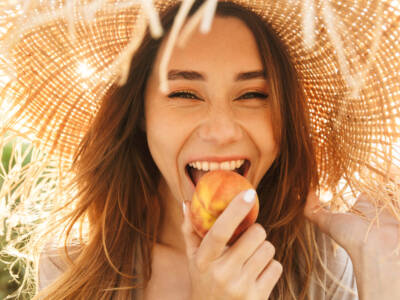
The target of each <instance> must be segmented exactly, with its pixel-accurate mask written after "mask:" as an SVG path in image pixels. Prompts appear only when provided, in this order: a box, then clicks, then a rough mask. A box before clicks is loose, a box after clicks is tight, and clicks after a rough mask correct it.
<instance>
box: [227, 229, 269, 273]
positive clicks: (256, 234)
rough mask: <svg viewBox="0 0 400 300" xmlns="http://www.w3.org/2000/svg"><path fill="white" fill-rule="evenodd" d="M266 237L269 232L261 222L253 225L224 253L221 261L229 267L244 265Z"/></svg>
mask: <svg viewBox="0 0 400 300" xmlns="http://www.w3.org/2000/svg"><path fill="white" fill-rule="evenodd" d="M266 237H267V233H266V232H265V229H264V227H262V225H261V224H259V223H255V224H253V225H251V226H250V227H249V228H248V229H247V230H246V231H245V232H243V234H242V235H241V236H240V237H239V239H238V240H237V241H236V242H235V243H234V244H233V245H232V247H230V248H229V249H228V250H227V252H226V253H225V254H224V255H223V260H221V263H222V264H224V265H226V266H228V267H229V268H230V267H231V266H233V265H239V266H242V265H243V264H244V263H245V261H246V260H248V259H249V257H251V256H252V255H253V253H254V252H255V251H256V250H257V248H258V247H260V245H261V244H262V243H263V242H264V241H265V238H266Z"/></svg>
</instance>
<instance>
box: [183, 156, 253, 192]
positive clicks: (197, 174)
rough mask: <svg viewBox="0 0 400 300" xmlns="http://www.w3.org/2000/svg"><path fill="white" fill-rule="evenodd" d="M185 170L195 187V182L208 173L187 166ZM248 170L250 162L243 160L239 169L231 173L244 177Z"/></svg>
mask: <svg viewBox="0 0 400 300" xmlns="http://www.w3.org/2000/svg"><path fill="white" fill-rule="evenodd" d="M185 169H186V174H187V175H188V177H189V178H190V179H191V180H192V182H193V184H194V186H196V184H197V182H198V181H199V180H200V178H201V177H202V176H203V175H204V174H206V173H207V172H210V171H203V170H199V169H196V168H193V167H191V166H189V165H188V164H187V165H186V167H185ZM249 169H250V161H249V160H247V159H245V160H244V163H243V164H242V165H241V166H240V167H239V168H236V169H234V170H232V171H234V172H236V173H238V174H240V175H242V176H246V175H247V172H248V171H249Z"/></svg>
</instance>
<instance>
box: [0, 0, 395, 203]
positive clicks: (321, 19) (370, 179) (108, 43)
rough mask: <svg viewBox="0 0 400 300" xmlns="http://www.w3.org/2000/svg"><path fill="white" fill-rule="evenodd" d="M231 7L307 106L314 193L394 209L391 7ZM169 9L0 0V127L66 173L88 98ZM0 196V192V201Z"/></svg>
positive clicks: (203, 16)
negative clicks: (277, 44) (292, 74)
mask: <svg viewBox="0 0 400 300" xmlns="http://www.w3.org/2000/svg"><path fill="white" fill-rule="evenodd" d="M192 2H193V1H190V0H184V1H182V5H181V9H180V12H179V14H180V17H179V18H178V17H177V18H176V27H175V29H173V30H175V32H174V34H171V35H170V36H171V37H170V42H171V44H173V43H174V41H173V40H174V39H175V38H177V39H178V40H179V38H180V37H181V34H182V31H181V27H182V26H180V24H179V22H181V21H183V20H184V19H185V13H186V12H185V9H188V8H190V6H191V5H192ZM234 2H237V3H239V4H241V5H243V6H245V7H248V8H250V9H251V10H253V11H254V12H256V13H257V14H259V15H260V16H261V17H262V18H263V19H264V20H265V21H266V22H268V23H270V24H271V26H272V28H273V29H274V30H275V31H276V33H277V34H278V36H279V37H280V38H281V39H282V40H283V41H284V43H285V44H286V46H287V48H288V50H289V53H290V56H291V58H292V61H293V64H294V66H295V68H296V70H297V72H298V75H299V78H300V81H301V83H302V85H303V87H304V91H305V94H306V96H307V105H308V109H309V116H310V119H311V123H312V128H311V129H312V139H313V141H314V144H315V147H316V155H317V161H318V166H319V174H320V178H321V187H323V188H324V189H326V190H329V191H330V192H329V193H330V194H329V199H330V198H332V201H333V202H332V203H335V204H339V205H341V204H342V202H341V201H342V200H343V199H346V197H348V198H349V199H350V198H354V197H355V196H356V195H357V193H359V192H360V191H364V192H369V193H376V194H374V195H378V196H379V197H380V199H381V200H384V201H386V200H388V199H389V198H390V201H392V202H391V203H393V201H394V200H393V190H390V188H389V190H388V186H389V187H390V183H391V180H390V179H389V178H388V177H387V176H388V172H389V170H392V169H393V166H400V161H399V160H400V155H399V146H400V144H399V137H400V43H399V42H398V41H399V39H400V2H399V1H397V0H393V1H386V0H376V1H372V0H371V1H370V0H359V1H349V0H341V1H329V0H304V1H296V0H286V1H275V0H248V1H245V0H240V1H234ZM174 3H176V1H170V0H164V1H155V2H154V3H152V2H151V1H150V0H132V1H128V0H125V1H122V0H112V1H105V0H93V1H83V0H82V1H81V0H78V1H76V0H72V1H70V0H65V1H62V0H58V1H23V2H22V1H21V2H18V1H15V0H8V1H7V0H6V3H5V4H1V6H0V8H1V18H0V22H2V23H1V25H0V51H1V52H0V101H1V105H2V106H1V107H2V108H1V114H2V116H1V126H2V128H3V129H4V130H5V131H6V130H8V133H9V134H10V132H11V134H12V135H17V136H22V137H24V138H25V140H26V139H27V140H29V141H30V142H32V143H33V145H34V146H35V148H37V149H40V151H41V152H40V153H51V155H50V156H46V157H47V158H49V159H53V161H54V162H55V164H56V166H57V167H58V168H59V170H64V171H65V170H68V166H69V165H70V163H71V160H72V156H73V153H74V151H75V150H76V147H77V145H78V144H79V141H80V139H81V138H82V136H83V135H84V134H85V132H86V130H87V129H88V127H89V125H90V122H91V120H92V119H93V117H94V116H95V115H96V112H97V110H98V108H99V107H98V105H99V103H100V101H99V100H100V99H101V98H102V97H103V96H104V95H105V93H106V92H107V91H108V90H109V88H110V87H111V85H112V84H113V83H116V82H118V83H119V84H121V83H123V82H124V80H125V79H126V75H127V73H128V72H129V69H127V66H129V65H130V64H129V61H130V59H131V58H132V54H133V53H134V51H135V49H136V48H137V47H138V45H139V44H140V41H141V39H142V37H143V35H144V33H145V30H146V28H147V27H148V26H149V28H150V30H151V33H152V35H153V36H154V37H159V36H160V35H162V28H161V26H160V23H159V20H158V14H159V12H160V11H161V10H164V9H166V8H168V7H170V6H171V5H172V4H174ZM215 4H216V1H215V0H208V1H204V3H203V5H202V6H201V9H199V11H198V13H197V14H196V15H195V16H196V17H193V18H192V19H191V20H192V22H195V21H196V20H197V21H198V22H201V24H202V25H201V26H202V30H205V31H207V27H209V25H210V20H212V18H210V17H212V16H213V12H214V9H215ZM196 18H197V19H196ZM181 25H182V24H181ZM183 28H185V27H183ZM183 30H184V29H183ZM164 61H168V56H166V57H164ZM160 76H161V77H162V76H163V75H162V74H161V75H160ZM163 82H165V81H163ZM6 137H8V138H9V137H10V135H6ZM8 140H9V139H6V138H3V140H2V144H1V145H3V147H4V145H5V142H6V141H8ZM40 160H43V157H42V156H41V157H40V159H36V162H37V161H40ZM33 161H35V160H34V159H33ZM33 161H32V162H31V163H32V164H33ZM36 166H37V165H36ZM36 169H37V167H36ZM391 178H393V177H391ZM26 184H28V183H25V185H26ZM5 188H7V189H9V185H8V186H6V187H5ZM31 192H32V190H31ZM347 192H350V194H346V193H347ZM5 193H6V192H5V190H4V187H3V192H2V193H1V195H0V196H4V195H5ZM21 195H22V194H21ZM346 195H347V196H346ZM388 195H390V197H389V196H388ZM31 197H32V195H31ZM25 198H28V196H25ZM329 199H328V200H329ZM398 200H399V199H397V200H396V199H395V202H394V203H395V204H396V203H399V201H398ZM388 201H389V200H388ZM396 201H397V202H396ZM396 205H397V207H398V204H396ZM395 211H397V210H396V209H395Z"/></svg>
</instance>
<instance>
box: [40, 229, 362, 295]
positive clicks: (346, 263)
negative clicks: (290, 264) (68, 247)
mask: <svg viewBox="0 0 400 300" xmlns="http://www.w3.org/2000/svg"><path fill="white" fill-rule="evenodd" d="M331 241H332V240H331V239H330V238H329V237H328V236H326V235H325V234H322V233H320V232H319V233H317V243H318V245H319V247H320V248H319V249H320V250H321V251H320V252H321V259H322V261H323V262H324V263H325V264H327V267H328V270H329V271H330V272H332V274H333V275H334V276H335V277H337V278H338V279H339V280H340V282H341V284H342V285H343V286H344V287H347V288H348V289H349V290H350V291H349V290H346V288H342V287H341V286H340V285H338V284H337V283H336V282H335V280H332V279H331V278H330V277H329V276H328V275H327V274H326V272H324V271H323V268H318V272H319V274H322V275H320V280H318V278H316V276H313V277H312V279H311V284H310V294H309V295H310V297H309V300H357V299H358V296H357V287H356V280H355V277H354V273H353V265H352V263H351V260H350V258H349V256H348V255H347V253H346V251H345V250H344V249H343V248H341V247H339V246H337V249H336V251H335V248H334V247H333V244H332V242H331ZM48 252H49V251H48ZM53 252H55V251H53ZM71 256H72V257H73V255H72V253H71ZM62 269H63V268H62V265H61V264H60V258H59V257H58V259H57V256H56V255H53V256H51V255H49V254H48V253H43V254H42V256H41V257H40V262H39V274H38V275H39V290H41V289H43V288H45V287H46V286H48V285H49V284H50V283H52V282H53V281H54V280H55V279H56V278H57V277H58V276H59V275H60V274H61V273H62ZM323 285H325V287H326V288H325V289H324V288H323V287H322V286H323ZM351 290H352V291H353V292H351Z"/></svg>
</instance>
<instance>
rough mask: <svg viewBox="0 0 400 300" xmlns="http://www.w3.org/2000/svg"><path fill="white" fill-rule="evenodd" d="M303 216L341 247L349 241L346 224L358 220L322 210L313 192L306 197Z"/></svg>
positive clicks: (346, 215)
mask: <svg viewBox="0 0 400 300" xmlns="http://www.w3.org/2000/svg"><path fill="white" fill-rule="evenodd" d="M304 215H305V216H306V217H307V218H308V219H309V220H310V221H311V222H313V223H315V224H316V225H317V226H318V227H319V229H320V230H321V231H322V232H324V233H326V234H327V235H328V236H330V237H331V238H332V239H334V240H335V241H336V242H337V243H338V244H339V245H340V246H342V247H343V246H344V245H345V244H346V242H347V241H348V239H349V236H348V234H350V231H349V228H348V226H349V225H348V224H352V222H354V220H355V219H356V218H359V217H358V216H355V215H353V214H350V213H337V212H331V211H329V210H327V209H325V208H323V207H322V206H321V205H320V203H319V198H318V196H317V194H316V193H315V191H311V192H310V193H309V194H308V196H307V204H306V207H305V209H304ZM353 224H354V223H353Z"/></svg>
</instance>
